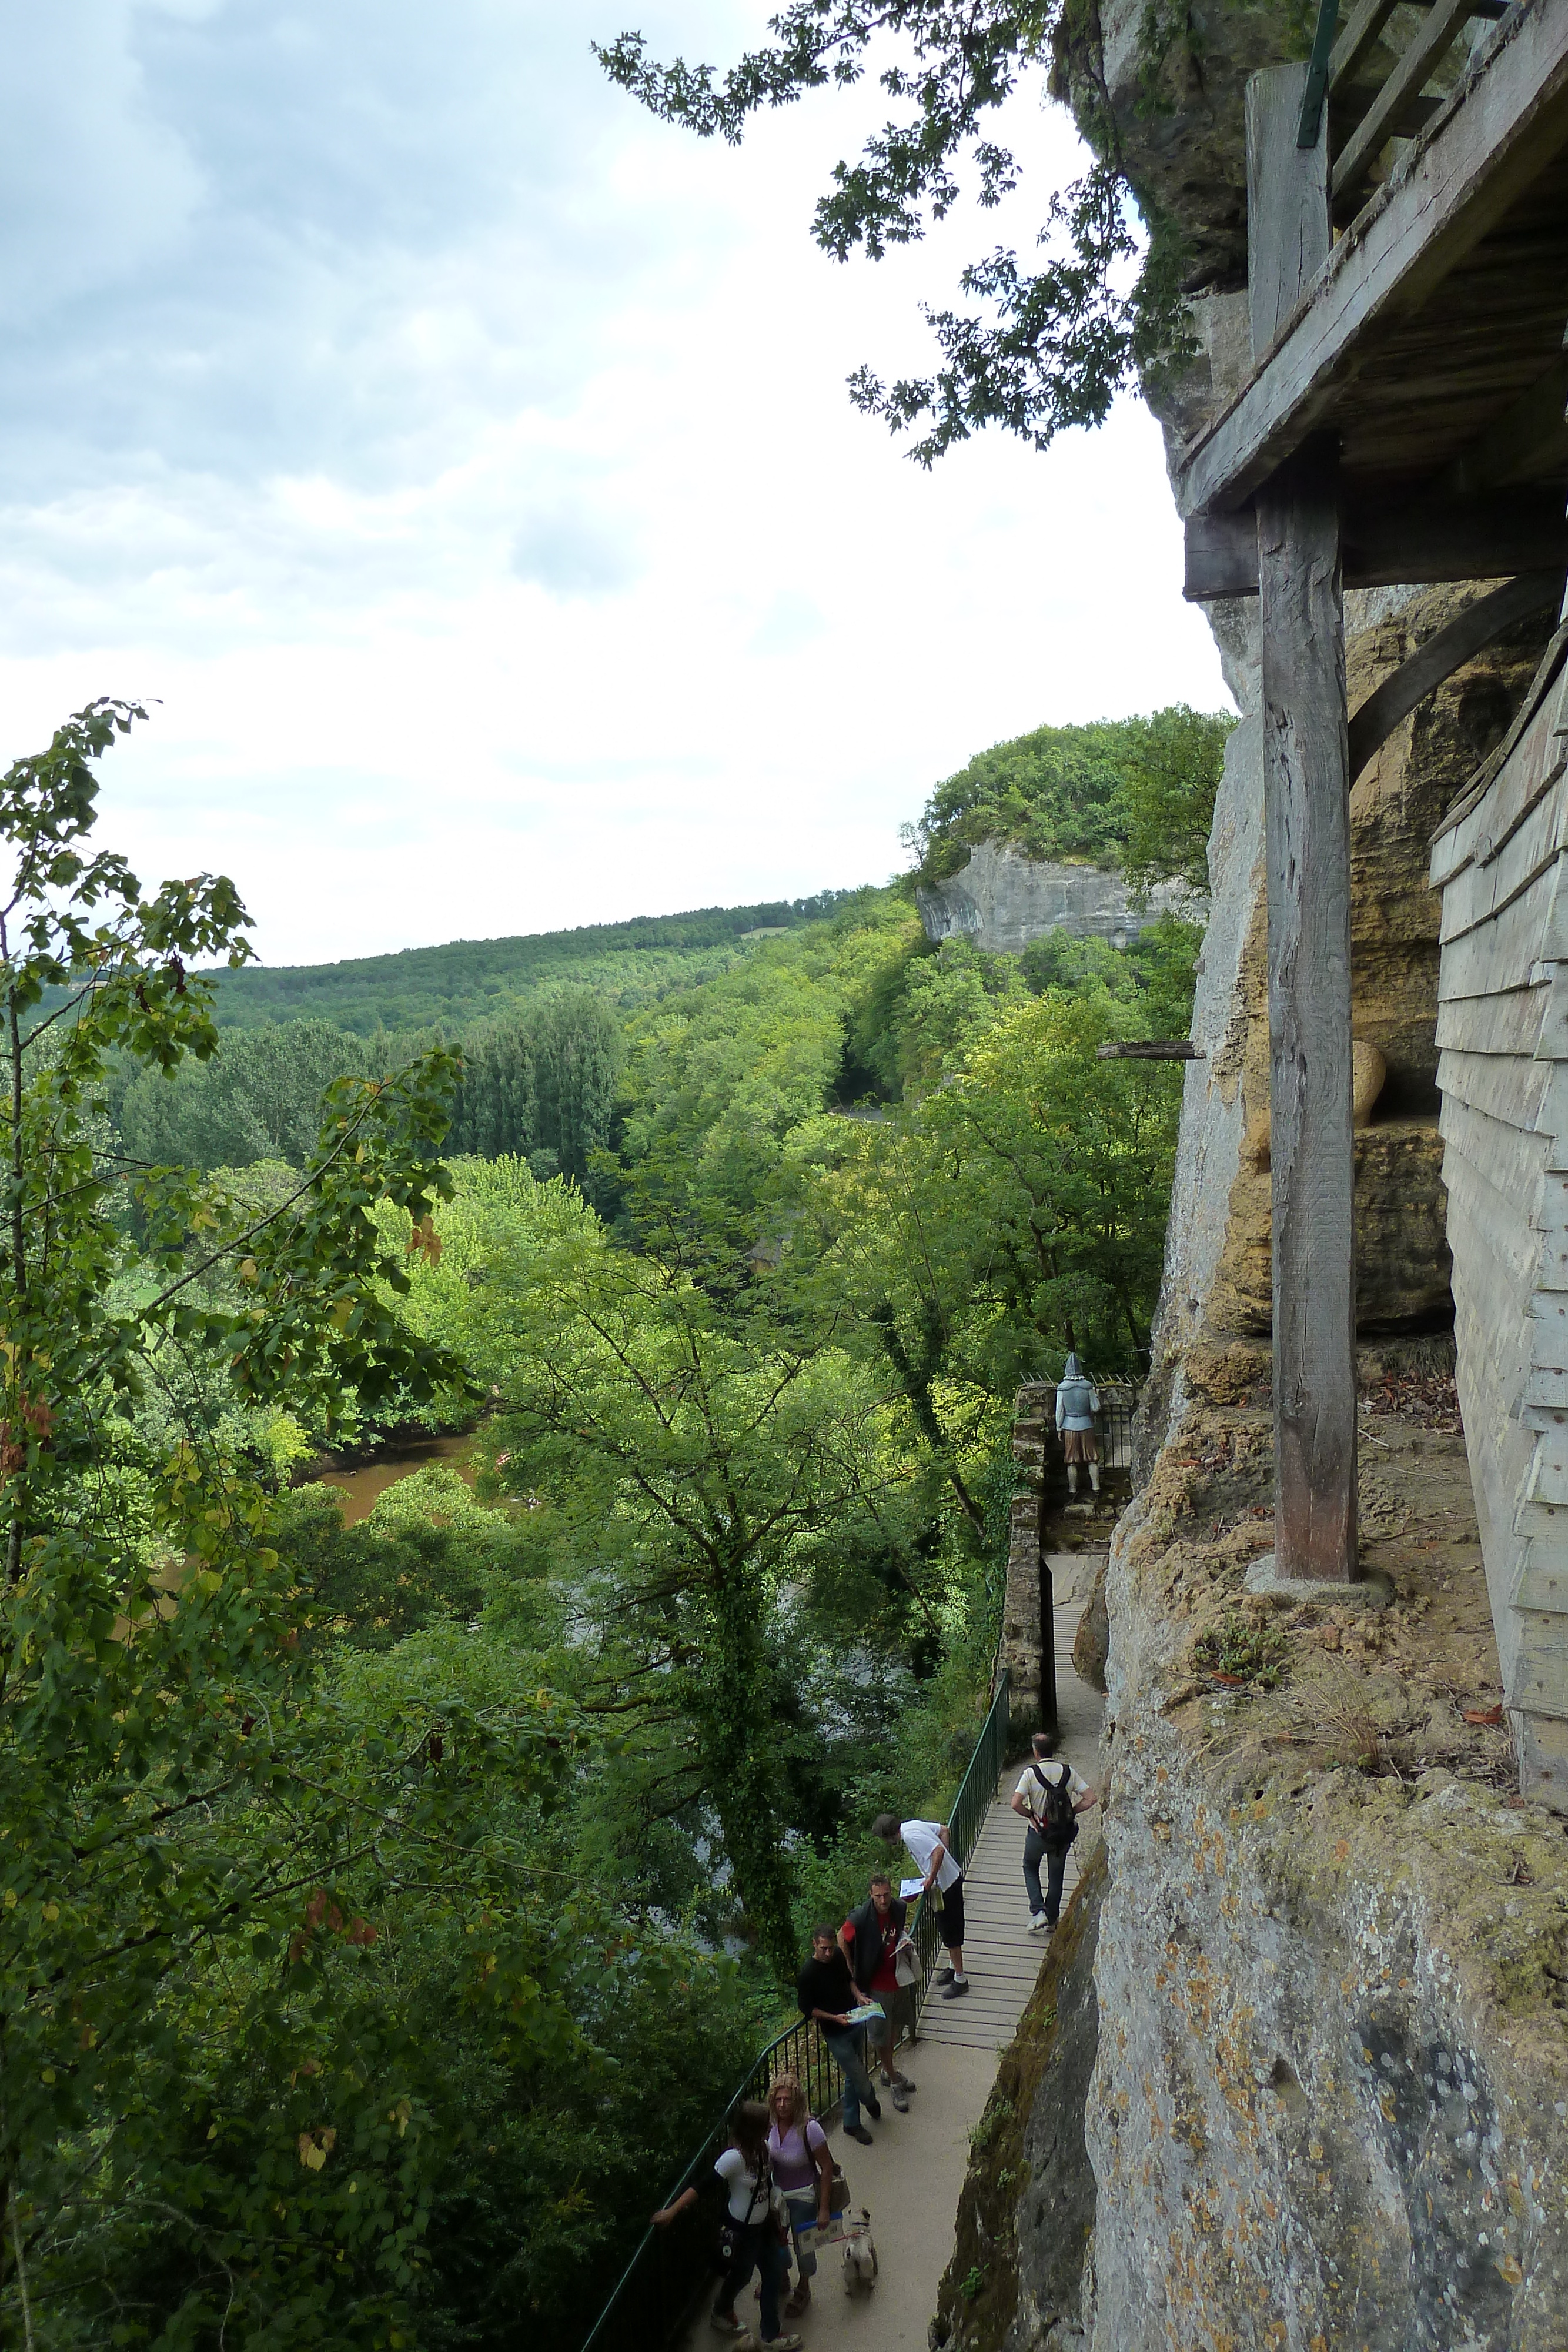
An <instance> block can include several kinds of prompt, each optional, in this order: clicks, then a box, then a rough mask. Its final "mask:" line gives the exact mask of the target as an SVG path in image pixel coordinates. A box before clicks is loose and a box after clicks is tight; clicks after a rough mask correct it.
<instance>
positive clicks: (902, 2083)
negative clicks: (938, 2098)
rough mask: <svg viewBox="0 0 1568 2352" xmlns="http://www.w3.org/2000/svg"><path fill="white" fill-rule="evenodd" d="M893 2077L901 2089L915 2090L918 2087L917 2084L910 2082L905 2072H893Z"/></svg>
mask: <svg viewBox="0 0 1568 2352" xmlns="http://www.w3.org/2000/svg"><path fill="white" fill-rule="evenodd" d="M893 2079H894V2083H895V2084H897V2086H898V2088H899V2089H900V2090H901V2091H917V2090H918V2089H919V2088H920V2085H919V2084H918V2083H912V2082H911V2081H910V2079H909V2077H908V2075H907V2074H895V2075H894V2078H893Z"/></svg>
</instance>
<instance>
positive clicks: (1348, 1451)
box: [1247, 66, 1356, 1581]
mask: <svg viewBox="0 0 1568 2352" xmlns="http://www.w3.org/2000/svg"><path fill="white" fill-rule="evenodd" d="M1306 75H1307V68H1306V67H1304V66H1276V67H1274V68H1271V69H1270V71H1268V72H1265V73H1258V74H1253V75H1252V76H1251V77H1250V79H1249V81H1248V84H1247V252H1248V296H1249V305H1250V310H1251V320H1252V349H1253V353H1254V356H1256V355H1257V354H1258V353H1259V352H1261V351H1262V350H1263V349H1264V348H1265V346H1266V344H1267V343H1268V342H1270V341H1271V340H1272V338H1273V335H1274V332H1275V329H1276V322H1277V321H1278V320H1281V319H1286V318H1289V317H1290V315H1291V312H1292V310H1294V309H1295V307H1296V305H1297V303H1298V302H1299V300H1300V299H1301V291H1302V289H1303V288H1304V287H1306V286H1308V285H1310V284H1311V283H1312V279H1313V278H1314V277H1315V276H1316V275H1317V273H1318V271H1319V270H1320V269H1321V268H1322V265H1323V262H1324V259H1325V257H1326V256H1327V253H1328V248H1329V239H1330V229H1329V191H1328V135H1327V131H1326V130H1325V131H1324V132H1323V134H1322V137H1321V138H1320V140H1319V142H1318V144H1317V146H1316V147H1315V148H1314V149H1312V151H1310V152H1308V151H1307V150H1304V149H1301V148H1298V147H1296V146H1295V144H1294V143H1293V142H1291V140H1290V139H1289V138H1288V136H1287V137H1284V138H1282V137H1281V128H1282V127H1283V126H1285V125H1288V124H1289V122H1290V121H1291V117H1292V116H1296V117H1297V118H1298V119H1299V115H1300V110H1301V100H1302V97H1303V94H1304V89H1305V82H1306ZM1338 471H1339V468H1338V460H1337V457H1336V456H1335V454H1334V451H1333V446H1331V445H1328V444H1324V443H1319V444H1317V445H1314V446H1312V448H1311V449H1309V450H1307V451H1304V452H1303V453H1302V454H1301V455H1300V456H1299V457H1294V458H1292V459H1291V463H1290V464H1289V465H1288V466H1287V467H1284V468H1283V469H1281V472H1280V473H1279V474H1277V475H1276V476H1275V477H1274V478H1272V479H1271V480H1269V481H1267V482H1265V483H1264V484H1263V486H1262V487H1261V488H1260V490H1259V493H1258V498H1257V502H1256V503H1257V515H1258V586H1259V594H1260V600H1261V612H1260V622H1261V637H1262V646H1263V814H1264V857H1265V866H1266V869H1267V873H1268V885H1269V1132H1270V1152H1271V1157H1272V1168H1273V1174H1272V1187H1273V1226H1274V1255H1273V1284H1274V1559H1275V1567H1276V1570H1277V1572H1278V1573H1279V1575H1281V1577H1285V1578H1291V1577H1312V1578H1317V1579H1320V1580H1325V1579H1326V1580H1341V1581H1343V1580H1348V1579H1350V1578H1352V1577H1354V1575H1355V1573H1356V1523H1355V1279H1354V1226H1353V1223H1352V1197H1353V1192H1354V1181H1355V1160H1354V1146H1353V1143H1352V1139H1351V1123H1350V1093H1351V1087H1350V1079H1351V1067H1350V1063H1351V1055H1350V776H1349V772H1348V769H1347V765H1346V760H1347V751H1346V742H1345V708H1344V599H1343V593H1342V590H1341V585H1340V547H1339V503H1338V499H1339V488H1338Z"/></svg>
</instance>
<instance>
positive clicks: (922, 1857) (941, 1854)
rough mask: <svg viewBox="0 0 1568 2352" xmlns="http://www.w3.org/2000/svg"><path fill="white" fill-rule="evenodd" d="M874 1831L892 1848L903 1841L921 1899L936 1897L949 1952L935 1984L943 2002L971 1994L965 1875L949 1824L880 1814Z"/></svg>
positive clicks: (943, 1938)
mask: <svg viewBox="0 0 1568 2352" xmlns="http://www.w3.org/2000/svg"><path fill="white" fill-rule="evenodd" d="M872 1830H873V1834H874V1835H875V1836H877V1837H879V1838H882V1839H884V1840H885V1842H886V1843H888V1844H889V1845H897V1844H898V1843H900V1842H901V1841H902V1843H903V1844H904V1849H905V1851H906V1852H907V1853H908V1854H909V1857H910V1859H911V1861H912V1862H913V1863H914V1864H915V1869H916V1871H917V1872H918V1873H919V1875H920V1882H921V1884H920V1892H921V1894H922V1895H931V1894H933V1893H935V1895H936V1900H937V1903H938V1906H939V1908H938V1911H937V1927H938V1932H939V1933H940V1935H941V1937H942V1941H943V1943H944V1944H945V1945H946V1948H947V1966H946V1968H945V1969H937V1971H936V1982H937V1983H938V1984H939V1985H940V1986H941V1988H942V1998H943V2000H958V1999H960V1998H961V1996H962V1995H963V1994H965V1993H967V1991H968V1990H969V1979H968V1978H967V1976H966V1975H965V1974H964V1873H963V1871H962V1869H961V1868H960V1867H959V1865H958V1863H957V1862H956V1859H955V1857H954V1856H953V1854H952V1853H949V1851H948V1847H947V1824H946V1822H923V1821H908V1822H901V1821H900V1820H899V1818H898V1815H897V1814H896V1813H879V1814H878V1815H877V1817H876V1819H875V1821H874V1822H873V1823H872Z"/></svg>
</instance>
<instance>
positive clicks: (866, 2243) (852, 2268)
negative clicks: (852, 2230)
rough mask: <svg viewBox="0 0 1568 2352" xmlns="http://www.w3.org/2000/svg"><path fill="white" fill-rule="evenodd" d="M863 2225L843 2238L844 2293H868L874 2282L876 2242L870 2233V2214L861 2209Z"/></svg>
mask: <svg viewBox="0 0 1568 2352" xmlns="http://www.w3.org/2000/svg"><path fill="white" fill-rule="evenodd" d="M860 2218H861V2221H862V2223H863V2224H864V2227H863V2228H862V2229H861V2230H859V2231H857V2232H856V2234H855V2235H854V2236H853V2237H852V2238H846V2239H845V2240H844V2293H845V2294H859V2293H864V2294H870V2293H871V2291H872V2289H873V2286H874V2285H875V2284H876V2242H875V2240H874V2239H873V2236H872V2234H871V2215H870V2214H869V2213H868V2212H865V2211H863V2210H862V2214H861V2217H860Z"/></svg>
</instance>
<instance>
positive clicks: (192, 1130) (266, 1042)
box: [109, 1021, 368, 1169]
mask: <svg viewBox="0 0 1568 2352" xmlns="http://www.w3.org/2000/svg"><path fill="white" fill-rule="evenodd" d="M134 1067H135V1066H134V1063H132V1064H131V1069H132V1070H134ZM367 1067H368V1064H367V1061H366V1057H365V1049H364V1046H363V1045H362V1044H361V1041H360V1039H359V1038H357V1037H350V1036H349V1035H347V1034H345V1032H344V1031H342V1030H340V1029H336V1028H334V1027H333V1026H332V1024H331V1023H330V1022H329V1021H287V1022H284V1023H282V1024H280V1025H278V1026H277V1027H271V1026H269V1027H267V1028H262V1029H253V1030H250V1031H246V1032H243V1033H240V1034H235V1035H233V1036H226V1037H225V1038H224V1039H223V1041H222V1044H221V1046H220V1048H219V1050H218V1051H217V1052H215V1053H214V1054H212V1055H208V1056H207V1057H205V1058H204V1059H202V1060H197V1059H196V1058H195V1057H194V1056H193V1055H186V1056H185V1057H184V1059H183V1060H182V1061H181V1062H180V1063H179V1064H178V1065H177V1066H174V1067H172V1068H171V1069H169V1070H167V1071H164V1070H159V1069H154V1070H142V1071H141V1073H140V1074H139V1075H134V1076H131V1082H130V1083H129V1084H128V1085H124V1086H123V1087H116V1086H115V1084H114V1081H115V1080H116V1079H117V1078H120V1077H122V1076H124V1071H123V1069H121V1070H119V1071H116V1070H111V1071H110V1073H109V1076H110V1100H111V1102H112V1101H113V1099H114V1097H115V1094H116V1093H118V1096H119V1104H118V1123H119V1127H120V1138H121V1141H122V1144H123V1147H124V1150H125V1151H126V1153H127V1154H128V1156H129V1157H130V1158H131V1160H141V1161H142V1162H143V1163H144V1164H149V1165H151V1164H162V1163H165V1162H173V1163H175V1164H176V1165H178V1166H180V1167H184V1168H203V1169H214V1168H224V1167H228V1168H243V1167H246V1166H248V1165H249V1163H250V1162H251V1161H253V1160H286V1161H287V1163H288V1165H289V1166H290V1167H293V1168H303V1167H304V1165H305V1163H306V1161H307V1160H308V1158H309V1156H310V1153H311V1151H312V1150H313V1149H314V1147H315V1143H316V1136H317V1131H318V1129H319V1126H320V1123H321V1097H322V1096H323V1094H324V1093H325V1092H326V1090H327V1088H328V1087H330V1086H331V1085H332V1084H333V1083H334V1081H335V1080H336V1079H338V1078H340V1077H343V1076H347V1075H350V1074H353V1075H357V1076H363V1075H364V1074H365V1072H366V1070H367Z"/></svg>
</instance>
